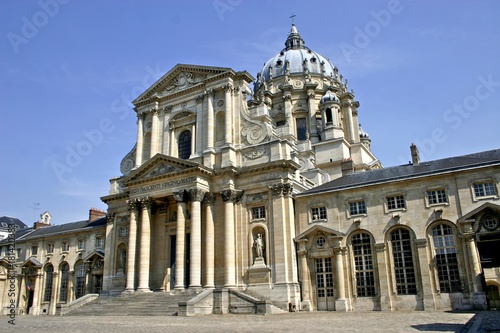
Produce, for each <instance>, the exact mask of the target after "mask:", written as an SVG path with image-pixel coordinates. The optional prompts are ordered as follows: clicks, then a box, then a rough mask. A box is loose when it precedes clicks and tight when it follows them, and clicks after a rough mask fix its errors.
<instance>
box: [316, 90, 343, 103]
mask: <svg viewBox="0 0 500 333" xmlns="http://www.w3.org/2000/svg"><path fill="white" fill-rule="evenodd" d="M328 102H334V103H340V100H339V98H338V97H337V95H335V94H334V93H332V92H331V91H330V90H327V92H326V94H324V95H323V97H321V101H320V104H324V103H328Z"/></svg>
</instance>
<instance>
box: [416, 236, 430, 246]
mask: <svg viewBox="0 0 500 333" xmlns="http://www.w3.org/2000/svg"><path fill="white" fill-rule="evenodd" d="M415 245H416V246H417V248H425V247H427V238H419V239H415Z"/></svg>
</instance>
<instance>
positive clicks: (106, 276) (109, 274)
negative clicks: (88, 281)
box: [102, 213, 116, 295]
mask: <svg viewBox="0 0 500 333" xmlns="http://www.w3.org/2000/svg"><path fill="white" fill-rule="evenodd" d="M114 224H115V214H114V213H108V214H107V215H106V240H105V247H104V258H106V260H104V269H103V277H102V279H103V281H102V293H103V294H104V295H109V291H110V290H111V285H112V281H113V280H112V279H113V276H114V272H115V269H114V265H115V260H114V258H115V252H116V249H115V242H114V240H115V228H114Z"/></svg>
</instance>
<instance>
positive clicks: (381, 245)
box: [373, 243, 385, 252]
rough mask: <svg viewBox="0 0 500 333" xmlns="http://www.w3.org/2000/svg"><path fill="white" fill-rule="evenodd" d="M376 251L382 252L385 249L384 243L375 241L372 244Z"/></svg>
mask: <svg viewBox="0 0 500 333" xmlns="http://www.w3.org/2000/svg"><path fill="white" fill-rule="evenodd" d="M373 247H374V248H375V251H376V252H384V251H385V243H375V244H373Z"/></svg>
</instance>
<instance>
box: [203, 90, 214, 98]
mask: <svg viewBox="0 0 500 333" xmlns="http://www.w3.org/2000/svg"><path fill="white" fill-rule="evenodd" d="M203 95H205V96H207V97H208V98H212V99H213V98H214V97H215V92H214V90H213V89H207V90H205V92H204V93H203Z"/></svg>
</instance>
